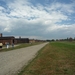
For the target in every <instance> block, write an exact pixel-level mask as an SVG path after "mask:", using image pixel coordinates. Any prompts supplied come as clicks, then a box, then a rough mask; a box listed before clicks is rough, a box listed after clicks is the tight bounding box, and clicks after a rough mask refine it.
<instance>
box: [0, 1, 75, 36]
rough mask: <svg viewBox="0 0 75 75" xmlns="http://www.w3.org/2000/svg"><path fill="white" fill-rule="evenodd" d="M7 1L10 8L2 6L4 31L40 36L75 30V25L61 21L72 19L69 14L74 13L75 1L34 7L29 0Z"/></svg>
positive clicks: (1, 16)
mask: <svg viewBox="0 0 75 75" xmlns="http://www.w3.org/2000/svg"><path fill="white" fill-rule="evenodd" d="M7 3H8V4H7V7H8V9H5V8H3V7H2V6H0V26H1V27H2V28H3V30H4V31H2V32H10V33H13V34H18V35H19V34H22V35H27V36H28V35H30V36H32V35H33V36H35V37H36V36H37V37H39V36H41V35H42V36H44V34H45V33H47V34H49V33H51V32H58V33H59V31H60V32H61V33H63V32H65V31H66V32H69V31H71V32H73V31H74V28H75V25H66V24H63V23H61V22H62V21H66V20H67V21H68V20H70V18H69V14H70V15H71V14H72V13H74V4H73V3H71V4H62V3H58V2H57V3H53V4H51V5H48V6H45V7H44V6H43V5H39V6H36V7H34V6H33V5H32V4H31V3H30V2H28V1H27V0H16V1H15V0H13V1H12V2H11V1H10V2H7ZM3 11H5V12H3ZM7 12H9V13H7ZM66 14H67V15H66ZM57 22H58V23H61V25H60V24H57ZM45 35H46V34H45ZM58 35H60V34H58Z"/></svg>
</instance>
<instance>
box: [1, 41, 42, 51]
mask: <svg viewBox="0 0 75 75" xmlns="http://www.w3.org/2000/svg"><path fill="white" fill-rule="evenodd" d="M41 43H42V42H37V43H32V44H30V43H21V44H19V45H18V46H16V47H14V48H12V47H10V48H8V49H7V48H4V49H2V50H0V52H4V51H11V50H15V49H20V48H25V47H29V46H33V45H38V44H41ZM4 47H5V46H4Z"/></svg>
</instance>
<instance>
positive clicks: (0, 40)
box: [0, 33, 29, 45]
mask: <svg viewBox="0 0 75 75" xmlns="http://www.w3.org/2000/svg"><path fill="white" fill-rule="evenodd" d="M7 42H8V43H9V44H12V43H14V44H18V43H29V39H28V38H15V37H14V36H5V37H4V36H3V35H2V33H1V34H0V43H3V45H5V44H6V43H7Z"/></svg>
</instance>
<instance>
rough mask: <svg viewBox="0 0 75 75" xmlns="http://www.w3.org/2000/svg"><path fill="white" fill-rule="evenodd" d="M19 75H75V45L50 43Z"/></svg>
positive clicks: (70, 43)
mask: <svg viewBox="0 0 75 75" xmlns="http://www.w3.org/2000/svg"><path fill="white" fill-rule="evenodd" d="M18 75H75V43H72V42H63V43H62V42H51V43H49V44H48V45H46V46H45V47H44V48H42V49H41V50H40V51H39V52H38V55H37V56H36V57H35V58H34V59H33V60H32V61H31V62H30V63H29V64H28V65H27V66H26V67H25V68H24V69H23V70H22V71H21V73H19V74H18Z"/></svg>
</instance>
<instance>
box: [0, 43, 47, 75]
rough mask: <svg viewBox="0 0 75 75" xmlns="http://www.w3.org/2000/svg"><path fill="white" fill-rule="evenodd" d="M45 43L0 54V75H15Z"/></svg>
mask: <svg viewBox="0 0 75 75" xmlns="http://www.w3.org/2000/svg"><path fill="white" fill-rule="evenodd" d="M46 44H47V43H44V44H40V45H35V46H31V47H27V48H22V49H18V50H13V51H8V52H1V53H0V75H16V74H17V73H18V72H19V70H21V68H22V67H23V66H24V65H25V64H27V62H28V61H29V60H30V59H32V58H33V57H34V56H35V54H36V53H37V52H38V50H40V49H41V48H42V47H44V46H45V45H46Z"/></svg>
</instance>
